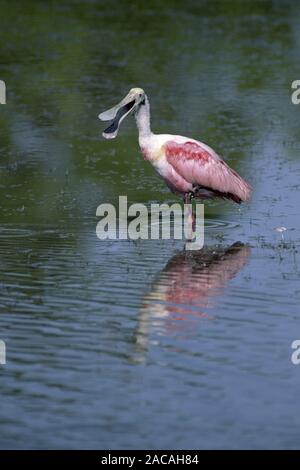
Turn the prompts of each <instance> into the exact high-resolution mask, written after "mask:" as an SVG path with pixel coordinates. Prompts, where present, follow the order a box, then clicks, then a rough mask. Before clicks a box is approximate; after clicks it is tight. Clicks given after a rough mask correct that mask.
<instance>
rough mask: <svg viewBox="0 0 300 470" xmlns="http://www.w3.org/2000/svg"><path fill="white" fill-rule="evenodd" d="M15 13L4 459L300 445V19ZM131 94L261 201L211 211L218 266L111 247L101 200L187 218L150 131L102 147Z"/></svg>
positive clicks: (237, 10) (11, 11)
mask: <svg viewBox="0 0 300 470" xmlns="http://www.w3.org/2000/svg"><path fill="white" fill-rule="evenodd" d="M0 8H1V12H2V13H1V14H2V16H3V20H2V22H1V29H0V79H1V80H4V81H5V83H6V87H7V104H6V105H0V155H1V157H0V214H1V226H0V287H1V297H0V322H1V330H0V331H1V333H0V339H2V340H3V341H5V343H6V360H7V363H6V365H1V366H0V375H1V399H2V403H1V404H2V406H1V411H0V423H1V424H0V428H1V438H0V447H1V448H111V449H113V448H174V447H175V448H203V449H205V448H276V447H284V448H297V447H299V435H300V426H299V420H298V413H297V406H298V405H297V403H298V390H299V385H300V375H299V374H300V368H298V367H297V366H295V365H293V364H292V362H291V354H292V349H291V343H292V341H293V340H295V339H299V328H300V311H299V301H300V289H299V277H300V272H299V252H298V250H299V249H298V247H299V229H300V222H299V203H300V196H299V189H300V186H299V176H300V161H299V151H300V140H299V113H300V105H298V106H296V105H293V104H292V102H291V91H292V90H291V83H292V81H293V80H296V79H300V76H299V58H300V57H299V56H300V52H299V51H300V33H299V31H300V29H299V22H300V9H299V7H298V4H297V2H296V1H294V2H293V1H273V2H271V1H232V2H229V1H222V2H214V1H200V2H198V1H197V2H196V1H185V2H179V1H172V2H171V1H170V0H167V1H164V2H161V1H151V2H147V3H146V2H145V3H143V2H126V1H125V2H117V1H110V2H108V1H91V0H90V1H86V2H82V1H72V2H71V1H69V2H68V1H65V0H62V1H60V2H58V1H52V2H48V3H46V2H45V3H44V2H38V1H36V2H34V1H28V2H17V1H9V2H8V1H5V0H1V1H0ZM133 86H139V87H142V88H144V89H145V91H146V93H147V94H148V96H149V99H150V103H151V116H152V120H151V121H152V127H153V130H154V131H155V132H162V133H175V134H182V135H187V136H190V137H193V138H196V139H199V140H202V141H204V142H206V143H207V144H209V145H210V146H211V147H213V148H214V149H215V150H216V151H217V152H218V153H219V154H220V155H222V156H224V157H226V158H227V161H228V163H229V164H230V165H231V166H232V167H234V168H235V169H236V170H237V171H238V172H239V173H240V174H242V175H243V176H244V177H245V178H246V179H247V180H248V181H249V182H250V183H251V185H252V186H253V189H254V191H253V199H252V201H251V203H250V204H247V205H244V206H241V207H239V206H236V205H234V204H231V203H229V202H222V201H212V202H208V203H206V207H205V216H206V231H205V246H206V247H205V249H204V250H203V251H202V252H199V253H196V254H189V253H186V252H185V251H184V242H183V241H180V240H169V241H168V240H164V241H162V240H156V241H151V240H149V241H143V240H138V241H136V242H133V241H100V240H98V238H97V237H96V233H95V230H96V225H97V222H98V218H97V217H96V208H97V206H98V205H99V204H101V203H103V202H108V203H113V204H116V203H117V201H118V197H119V195H127V196H128V201H129V203H133V202H142V203H144V204H147V205H148V204H150V203H152V202H159V203H162V202H168V203H171V202H175V201H177V198H176V197H175V196H174V195H172V194H171V193H170V192H169V191H168V189H167V188H166V187H165V185H164V183H163V181H161V180H160V179H159V178H158V177H157V176H156V174H155V173H154V171H153V169H152V168H151V166H150V165H149V163H147V162H145V161H144V160H143V159H142V158H141V155H140V154H139V149H138V144H137V131H136V128H135V123H134V120H133V119H132V118H128V119H127V120H126V121H125V122H124V124H123V125H122V128H121V130H120V133H119V136H118V138H117V139H116V140H114V141H106V140H104V139H103V138H102V136H101V132H102V130H103V129H104V127H105V126H103V123H101V122H100V121H99V120H98V119H97V115H98V114H99V112H101V111H104V110H105V109H107V108H108V107H110V106H112V105H114V104H115V103H116V102H118V101H119V100H120V99H121V98H122V97H123V96H124V95H125V94H126V93H127V92H128V90H129V89H130V88H131V87H133ZM280 226H284V227H286V228H287V229H288V230H287V231H286V232H285V233H284V241H282V240H281V235H280V233H278V232H276V231H275V230H274V229H275V228H276V227H280ZM236 242H239V244H238V245H237V246H236V248H229V247H230V246H231V245H232V244H234V243H236Z"/></svg>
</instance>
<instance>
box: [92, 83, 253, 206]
mask: <svg viewBox="0 0 300 470" xmlns="http://www.w3.org/2000/svg"><path fill="white" fill-rule="evenodd" d="M131 113H134V114H135V119H136V124H137V128H138V132H139V145H140V148H141V151H142V155H143V157H144V159H145V160H148V161H149V162H150V163H152V165H153V166H154V168H155V170H156V171H157V172H158V174H159V175H160V176H161V177H162V178H163V179H164V181H165V182H166V184H167V186H168V187H169V189H170V190H171V191H172V192H173V193H175V194H177V195H182V196H183V197H184V202H185V203H190V202H191V199H192V198H197V199H207V198H213V197H221V198H226V199H231V200H232V201H235V202H237V203H241V202H245V201H248V200H249V199H250V196H251V186H250V185H249V184H248V183H247V182H246V181H245V180H244V179H243V178H241V177H240V176H239V175H238V173H237V172H236V171H234V170H233V169H232V168H230V167H229V166H228V165H227V163H225V162H224V161H223V160H222V159H221V158H220V157H219V155H217V154H216V152H215V151H214V150H213V149H211V148H210V147H208V146H207V145H205V144H203V143H202V142H199V141H198V140H194V139H190V138H188V137H183V136H180V135H170V134H154V133H153V132H152V131H151V128H150V105H149V100H148V97H147V95H146V93H145V92H144V90H142V88H132V89H131V90H130V91H129V93H128V95H127V96H126V97H125V98H124V99H123V100H122V101H121V102H120V103H119V104H117V105H116V106H114V107H113V108H111V109H109V110H107V111H105V112H103V113H101V114H99V119H101V120H102V121H112V122H111V123H110V125H109V127H108V128H107V129H105V131H104V132H103V134H102V135H103V137H105V138H106V139H113V138H115V137H116V136H117V134H118V131H119V127H120V124H121V122H122V121H123V120H124V119H125V117H126V116H128V115H129V114H131Z"/></svg>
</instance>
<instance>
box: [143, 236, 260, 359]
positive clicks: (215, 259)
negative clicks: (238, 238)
mask: <svg viewBox="0 0 300 470" xmlns="http://www.w3.org/2000/svg"><path fill="white" fill-rule="evenodd" d="M250 252H251V250H250V247H249V246H247V245H244V244H241V243H239V242H237V243H234V244H233V245H231V246H230V247H227V248H224V247H223V248H222V247H221V248H220V247H214V248H211V247H210V248H204V249H203V250H200V251H183V252H180V253H178V254H176V255H175V256H174V257H173V258H171V260H170V261H169V262H168V263H167V265H166V266H165V268H164V269H163V270H162V271H161V272H160V273H159V275H158V276H157V278H156V280H155V281H154V283H153V285H152V290H151V292H150V293H148V294H147V295H146V297H145V299H144V303H143V305H142V307H141V309H140V315H139V320H138V326H137V329H136V332H135V339H136V345H137V348H138V353H139V354H138V355H139V356H140V357H139V360H144V353H145V351H146V350H147V349H148V341H149V334H150V330H152V329H153V330H155V331H156V332H157V333H160V334H164V335H167V334H170V333H172V332H174V331H181V332H182V331H185V332H188V331H189V330H190V329H191V328H193V327H194V326H195V321H197V320H199V319H202V320H203V319H204V320H205V319H206V320H209V319H213V317H212V316H209V315H208V314H207V313H206V312H205V309H206V308H207V307H209V306H210V305H212V304H213V300H214V299H215V297H217V296H219V295H220V293H221V292H220V291H221V289H224V288H225V286H226V283H227V282H228V281H230V280H231V279H232V278H234V277H235V276H236V274H237V273H238V272H239V271H240V270H241V269H242V268H243V267H244V266H245V265H246V264H247V261H248V258H249V256H250Z"/></svg>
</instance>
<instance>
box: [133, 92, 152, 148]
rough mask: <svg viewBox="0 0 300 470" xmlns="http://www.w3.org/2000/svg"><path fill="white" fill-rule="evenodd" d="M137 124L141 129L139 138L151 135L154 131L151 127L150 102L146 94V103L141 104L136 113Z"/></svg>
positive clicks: (139, 129)
mask: <svg viewBox="0 0 300 470" xmlns="http://www.w3.org/2000/svg"><path fill="white" fill-rule="evenodd" d="M135 120H136V125H137V128H138V131H139V139H143V138H147V137H150V136H151V134H152V132H151V128H150V104H149V100H148V97H147V96H146V95H145V104H141V105H140V106H139V107H138V109H137V110H136V113H135Z"/></svg>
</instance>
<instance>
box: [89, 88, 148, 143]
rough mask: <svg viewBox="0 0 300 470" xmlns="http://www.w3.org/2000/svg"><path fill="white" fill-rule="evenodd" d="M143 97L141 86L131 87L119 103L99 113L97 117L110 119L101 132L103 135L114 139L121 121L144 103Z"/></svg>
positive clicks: (105, 119)
mask: <svg viewBox="0 0 300 470" xmlns="http://www.w3.org/2000/svg"><path fill="white" fill-rule="evenodd" d="M145 97H146V95H145V92H144V90H143V89H142V88H131V90H130V91H129V93H128V95H126V96H125V98H123V99H122V101H120V103H119V104H117V105H116V106H114V107H113V108H110V109H108V110H107V111H104V112H103V113H101V114H99V116H98V117H99V119H101V121H112V122H111V123H110V125H109V127H107V129H105V131H104V132H103V133H102V135H103V137H105V138H106V139H114V138H115V137H116V136H117V135H118V132H119V127H120V124H121V122H122V121H123V120H124V119H125V118H126V116H128V115H129V114H130V113H133V112H134V111H136V110H137V109H138V108H139V107H140V106H142V105H143V104H145Z"/></svg>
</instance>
